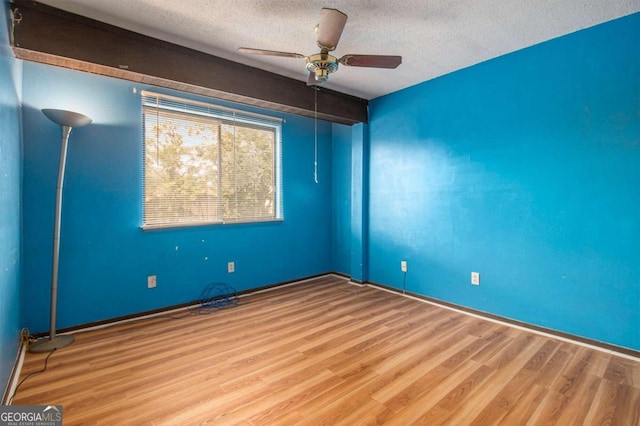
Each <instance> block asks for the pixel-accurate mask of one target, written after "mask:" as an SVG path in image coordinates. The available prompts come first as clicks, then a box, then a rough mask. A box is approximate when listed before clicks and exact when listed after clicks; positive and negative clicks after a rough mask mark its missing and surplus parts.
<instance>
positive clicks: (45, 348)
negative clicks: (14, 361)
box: [29, 335, 74, 354]
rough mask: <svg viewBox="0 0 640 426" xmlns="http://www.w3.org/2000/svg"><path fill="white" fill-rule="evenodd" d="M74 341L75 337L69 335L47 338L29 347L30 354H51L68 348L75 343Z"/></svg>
mask: <svg viewBox="0 0 640 426" xmlns="http://www.w3.org/2000/svg"><path fill="white" fill-rule="evenodd" d="M73 340H74V339H73V336H68V335H64V336H56V337H54V338H53V339H50V338H48V337H45V338H43V339H40V340H38V341H37V342H35V343H33V344H31V345H29V352H32V353H36V354H38V353H43V352H51V351H52V350H54V349H62V348H66V347H67V346H69V345H70V344H72V343H73Z"/></svg>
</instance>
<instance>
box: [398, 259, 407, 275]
mask: <svg viewBox="0 0 640 426" xmlns="http://www.w3.org/2000/svg"><path fill="white" fill-rule="evenodd" d="M400 271H402V272H407V261H406V260H401V261H400Z"/></svg>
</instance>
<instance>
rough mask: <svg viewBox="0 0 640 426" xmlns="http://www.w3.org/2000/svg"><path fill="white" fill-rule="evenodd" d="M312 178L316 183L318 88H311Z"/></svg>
mask: <svg viewBox="0 0 640 426" xmlns="http://www.w3.org/2000/svg"><path fill="white" fill-rule="evenodd" d="M313 126H314V132H313V135H314V144H313V179H314V180H315V182H316V183H318V89H317V88H315V87H314V88H313Z"/></svg>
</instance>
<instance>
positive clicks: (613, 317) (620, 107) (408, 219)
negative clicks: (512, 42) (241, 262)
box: [369, 14, 640, 350]
mask: <svg viewBox="0 0 640 426" xmlns="http://www.w3.org/2000/svg"><path fill="white" fill-rule="evenodd" d="M638 40H640V14H635V15H631V16H628V17H625V18H622V19H619V20H616V21H612V22H609V23H605V24H603V25H600V26H597V27H593V28H591V29H587V30H583V31H580V32H578V33H574V34H571V35H568V36H565V37H562V38H559V39H555V40H552V41H549V42H546V43H544V44H540V45H536V46H533V47H531V48H528V49H525V50H522V51H519V52H516V53H513V54H510V55H507V56H504V57H500V58H497V59H494V60H491V61H488V62H485V63H482V64H479V65H477V66H474V67H471V68H468V69H464V70H462V71H459V72H456V73H453V74H449V75H447V76H444V77H441V78H438V79H436V80H432V81H429V82H425V83H422V84H420V85H417V86H414V87H411V88H408V89H405V90H403V91H400V92H396V93H394V94H391V95H388V96H385V97H382V98H379V99H376V100H374V101H373V102H372V103H371V121H370V143H371V164H370V170H371V182H370V211H371V214H370V259H369V260H370V280H371V281H373V282H379V283H382V284H387V285H391V286H394V287H398V288H399V287H401V285H402V274H401V272H400V265H399V263H400V260H403V259H406V260H408V262H409V272H408V274H407V290H409V291H412V292H416V293H419V294H423V295H427V296H431V297H434V298H438V299H441V300H445V301H448V302H452V303H455V304H459V305H464V306H467V307H471V308H475V309H478V310H482V311H487V312H491V313H494V314H497V315H501V316H504V317H509V318H513V319H517V320H520V321H525V322H528V323H531V324H536V325H540V326H544V327H548V328H551V329H556V330H561V331H563V332H567V333H571V334H574V335H579V336H584V337H588V338H591V339H595V340H599V341H604V342H608V343H612V344H616V345H620V346H624V347H629V348H633V349H636V350H638V349H640V250H638V247H640V189H639V188H640V60H639V58H640V43H638ZM471 271H477V272H480V274H481V285H480V286H479V287H476V286H472V285H470V272H471Z"/></svg>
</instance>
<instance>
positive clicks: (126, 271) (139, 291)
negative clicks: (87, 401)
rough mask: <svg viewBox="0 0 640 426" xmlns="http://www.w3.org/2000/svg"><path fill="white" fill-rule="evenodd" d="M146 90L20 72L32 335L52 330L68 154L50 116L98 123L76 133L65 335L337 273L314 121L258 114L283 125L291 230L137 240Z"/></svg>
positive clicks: (66, 243)
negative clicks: (204, 297)
mask: <svg viewBox="0 0 640 426" xmlns="http://www.w3.org/2000/svg"><path fill="white" fill-rule="evenodd" d="M134 87H136V88H137V89H138V93H137V94H134V93H133V88H134ZM141 89H147V87H144V86H143V85H136V84H134V83H131V82H127V81H123V80H117V79H112V78H107V77H102V76H96V75H92V74H86V73H81V72H75V71H71V70H66V69H61V68H56V67H51V66H46V65H41V64H35V63H25V64H24V94H23V96H24V98H23V100H24V111H23V122H24V189H23V191H24V280H23V282H24V295H25V297H24V310H25V313H26V314H27V315H26V325H27V326H29V327H30V328H31V329H32V331H34V332H35V331H44V330H47V329H48V312H49V309H48V301H49V296H50V292H49V290H48V289H49V285H50V284H49V282H50V273H51V250H52V249H51V244H52V229H53V208H54V201H55V185H56V176H57V164H58V155H59V154H58V152H59V146H60V129H59V127H57V126H56V125H54V124H53V123H51V122H50V121H49V120H47V119H46V118H45V117H44V115H43V114H42V113H41V112H40V109H42V108H65V109H71V110H75V111H78V112H83V113H85V114H87V115H89V116H91V117H92V118H93V119H94V124H92V125H90V126H87V127H82V128H79V129H75V130H74V131H73V134H72V135H71V138H70V143H69V153H68V161H67V174H66V181H65V194H64V208H63V215H62V237H61V254H60V281H59V301H58V327H59V328H61V327H69V326H75V325H79V324H83V323H87V322H92V321H98V320H103V319H108V318H113V317H117V316H121V315H128V314H133V313H137V312H142V311H146V310H151V309H156V308H162V307H166V306H171V305H175V304H179V303H183V302H188V301H190V300H194V299H196V298H197V297H198V295H199V294H200V291H201V290H202V288H203V287H204V286H205V285H207V284H208V283H211V282H219V281H223V282H227V283H229V284H231V285H233V286H235V287H236V288H237V289H238V290H245V289H249V288H255V287H259V286H264V285H269V284H274V283H279V282H282V281H287V280H293V279H297V278H302V277H307V276H311V275H315V274H321V273H326V272H328V271H331V270H332V264H331V263H332V257H331V210H330V209H329V208H327V206H330V205H331V125H330V124H329V123H327V122H323V121H321V122H319V167H320V170H319V176H320V177H321V179H320V183H319V184H315V183H314V173H313V158H314V154H313V142H314V138H313V131H314V124H313V120H312V119H308V118H303V117H298V116H293V115H286V114H279V113H271V112H269V111H266V112H265V111H260V112H263V113H266V114H271V115H278V116H283V117H284V118H285V119H286V122H285V123H284V124H283V137H282V139H283V164H284V169H283V188H284V217H285V220H284V221H283V222H275V223H260V224H242V225H224V226H220V225H219V226H205V227H194V228H178V229H171V230H156V231H146V232H145V231H141V230H140V229H139V227H140V225H141V224H142V130H141V107H140V95H139V93H140V92H139V91H140V90H141ZM151 89H152V90H153V88H151ZM160 91H161V92H164V93H170V94H174V95H179V96H180V95H181V94H180V93H173V92H171V91H167V90H160ZM189 97H193V96H189ZM195 98H196V99H197V97H195ZM240 108H242V107H240ZM228 261H235V263H236V272H235V273H233V274H228V273H227V262H228ZM148 275H157V280H158V286H157V288H155V289H147V284H146V283H147V276H148Z"/></svg>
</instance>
